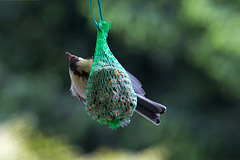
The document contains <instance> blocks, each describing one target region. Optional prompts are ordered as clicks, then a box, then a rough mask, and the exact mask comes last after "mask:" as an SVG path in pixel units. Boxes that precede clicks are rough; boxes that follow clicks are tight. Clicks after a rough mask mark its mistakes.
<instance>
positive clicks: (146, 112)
mask: <svg viewBox="0 0 240 160" xmlns="http://www.w3.org/2000/svg"><path fill="white" fill-rule="evenodd" d="M137 102H138V105H137V108H136V112H137V113H138V114H140V115H141V116H143V117H145V118H146V119H148V120H149V121H151V122H153V123H154V124H156V125H159V124H160V114H163V113H165V111H166V107H165V106H164V105H162V104H159V103H156V102H154V101H152V100H150V99H148V98H146V97H144V96H141V95H138V94H137Z"/></svg>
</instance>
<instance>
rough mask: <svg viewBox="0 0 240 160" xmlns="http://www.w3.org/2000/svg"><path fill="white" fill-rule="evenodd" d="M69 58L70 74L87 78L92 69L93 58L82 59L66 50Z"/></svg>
mask: <svg viewBox="0 0 240 160" xmlns="http://www.w3.org/2000/svg"><path fill="white" fill-rule="evenodd" d="M66 54H67V55H68V58H69V72H70V75H71V76H78V77H84V78H88V77H89V74H90V71H91V69H92V64H93V59H92V58H90V59H84V58H81V57H78V56H75V55H72V54H70V53H69V52H66Z"/></svg>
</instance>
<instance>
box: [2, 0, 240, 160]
mask: <svg viewBox="0 0 240 160" xmlns="http://www.w3.org/2000/svg"><path fill="white" fill-rule="evenodd" d="M239 4H240V3H239V1H227V0H201V1H199V0H180V1H168V0H161V1H157V0H149V1H143V0H131V1H129V0H121V1H119V0H111V1H110V0H102V7H103V15H104V18H105V20H107V21H108V20H110V21H111V22H112V28H111V31H110V33H109V38H108V42H109V46H110V49H111V51H112V52H113V53H114V55H115V57H116V58H117V59H118V60H119V62H120V63H121V64H122V65H123V66H124V68H125V69H126V70H128V71H130V72H131V73H133V74H134V75H135V76H136V77H137V78H138V79H139V80H140V81H141V82H142V84H143V88H144V89H145V91H146V93H147V95H146V96H147V97H149V98H150V99H152V100H155V101H157V102H160V103H163V104H164V105H166V106H167V107H168V110H167V112H166V114H165V115H163V116H162V117H161V125H160V126H155V125H153V124H152V123H151V122H148V121H146V120H145V119H144V118H142V117H140V116H138V115H137V114H134V115H133V117H132V118H131V124H130V125H129V126H128V127H126V128H124V129H121V128H119V129H117V130H116V131H112V130H110V129H108V127H106V126H105V125H101V124H98V123H97V122H95V121H93V120H92V119H91V118H89V116H88V115H87V114H86V112H85V110H84V107H83V105H82V104H81V102H80V101H78V100H77V98H75V97H72V96H71V93H70V91H69V88H70V78H69V75H68V58H67V57H66V55H65V54H64V53H65V52H66V51H69V52H70V53H72V54H76V55H78V56H80V57H83V58H86V57H91V56H92V55H93V53H94V49H95V41H96V32H97V31H96V28H95V26H94V23H93V20H92V16H91V12H90V9H89V2H88V1H87V0H86V1H83V0H77V1H71V2H67V1H56V2H50V1H49V2H43V1H17V2H6V1H5V2H4V1H1V2H0V122H1V124H0V126H4V125H8V126H11V125H12V123H8V121H9V119H12V118H11V117H12V116H13V115H18V116H20V117H21V116H22V115H26V114H27V115H29V116H30V117H33V119H34V121H35V122H34V123H33V124H32V125H33V128H34V129H33V130H23V131H21V132H17V131H16V134H18V133H19V135H21V134H23V135H25V132H27V133H31V134H34V133H36V135H37V136H29V137H27V138H21V136H20V139H21V140H22V141H23V142H24V143H19V144H20V146H21V145H26V146H28V147H26V148H27V149H28V150H29V152H30V151H31V153H32V152H36V154H33V155H35V157H39V158H38V159H43V158H46V156H45V157H44V155H46V154H47V155H48V154H49V155H52V157H54V154H55V153H56V154H58V155H59V157H64V156H65V157H64V158H66V159H75V158H76V157H79V159H81V158H82V159H96V158H97V159H101V158H102V159H104V158H105V159H107V158H108V159H111V158H112V159H117V158H118V159H127V158H131V159H141V158H142V159H147V158H149V157H150V158H152V159H157V158H158V159H168V160H174V159H177V160H181V159H184V160H185V159H193V160H198V159H199V160H202V159H239V154H238V151H239V149H240V148H239V144H240V142H239V138H238V134H239V132H240V127H239V124H238V122H239V113H240V101H239V100H240V74H239V68H240V45H239V44H240V19H239V17H240V7H239ZM93 6H94V7H93V8H94V13H95V15H97V14H98V13H97V12H98V11H97V3H96V2H95V1H94V4H93ZM18 116H17V117H18ZM14 117H15V116H14ZM14 119H16V120H18V119H21V118H14ZM31 120H32V119H27V120H26V121H31ZM23 124H26V125H27V126H28V124H27V123H23ZM13 126H14V125H13ZM2 130H4V131H8V130H7V129H4V128H3V129H1V130H0V139H1V138H2V137H1V136H2V135H5V134H1V133H5V132H1V131H2ZM9 132H10V133H12V132H13V131H12V130H10V131H9ZM14 132H15V131H14ZM7 133H8V132H7ZM1 143H3V141H0V144H1ZM7 144H9V145H10V144H11V143H7ZM50 144H52V145H50ZM68 145H69V146H74V147H68ZM44 146H47V149H46V150H40V149H41V148H44ZM46 152H48V153H46ZM1 153H2V152H0V157H1ZM20 153H21V152H20ZM24 153H28V152H24ZM65 153H67V154H65ZM61 154H62V156H61ZM29 155H30V158H29V159H33V158H32V157H31V156H32V154H29ZM23 156H25V155H23ZM52 157H51V158H52ZM109 157H111V158H109ZM126 157H127V158H126ZM156 157H157V158H156ZM55 158H56V159H60V158H58V157H55ZM35 159H37V158H35Z"/></svg>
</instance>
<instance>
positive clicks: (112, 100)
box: [85, 20, 137, 128]
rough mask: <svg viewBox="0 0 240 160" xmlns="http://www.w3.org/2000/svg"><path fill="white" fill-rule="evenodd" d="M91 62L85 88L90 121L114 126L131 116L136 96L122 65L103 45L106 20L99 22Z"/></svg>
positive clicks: (107, 29)
mask: <svg viewBox="0 0 240 160" xmlns="http://www.w3.org/2000/svg"><path fill="white" fill-rule="evenodd" d="M98 26H99V29H98V32H97V42H96V48H95V53H94V61H93V65H92V69H91V73H90V75H89V79H88V83H87V88H86V106H85V109H86V111H87V113H88V114H89V115H90V117H92V118H93V119H94V120H97V121H98V122H100V123H103V124H110V125H111V126H110V128H117V127H119V124H120V123H121V122H124V121H125V120H126V119H128V118H129V117H130V116H132V114H133V112H134V110H135V108H136V105H137V97H136V94H135V92H134V90H133V87H132V83H131V81H130V78H129V76H128V74H127V72H126V70H125V69H124V68H123V67H122V65H121V64H120V63H119V62H118V60H117V59H116V58H115V57H114V55H113V53H112V52H111V51H110V49H109V46H108V44H107V36H108V31H109V29H110V27H111V25H110V23H109V22H104V21H102V20H100V21H99V24H98Z"/></svg>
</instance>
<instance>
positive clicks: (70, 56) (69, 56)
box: [66, 52, 74, 61]
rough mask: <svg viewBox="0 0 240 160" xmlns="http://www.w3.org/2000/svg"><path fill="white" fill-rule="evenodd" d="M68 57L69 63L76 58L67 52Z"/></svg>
mask: <svg viewBox="0 0 240 160" xmlns="http://www.w3.org/2000/svg"><path fill="white" fill-rule="evenodd" d="M66 55H68V58H69V61H71V59H72V58H73V57H74V55H71V54H70V53H69V52H66Z"/></svg>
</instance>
